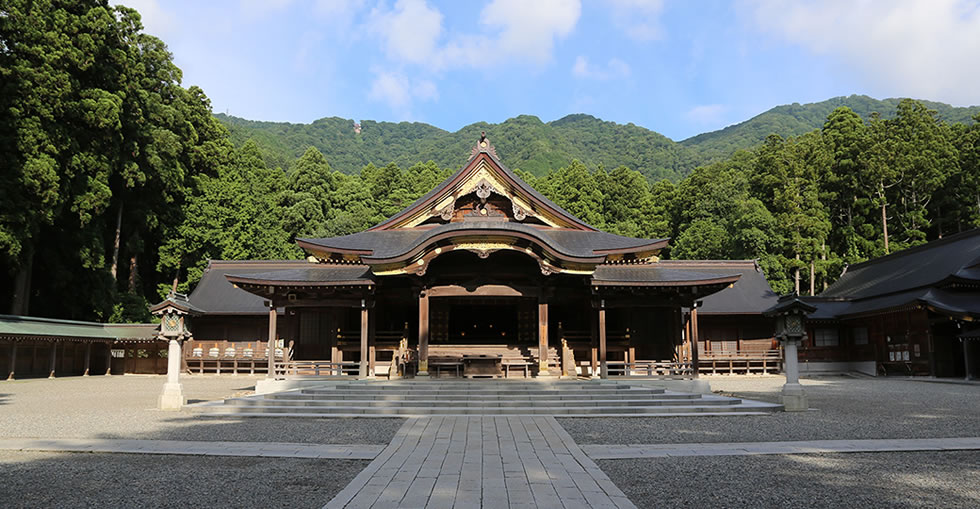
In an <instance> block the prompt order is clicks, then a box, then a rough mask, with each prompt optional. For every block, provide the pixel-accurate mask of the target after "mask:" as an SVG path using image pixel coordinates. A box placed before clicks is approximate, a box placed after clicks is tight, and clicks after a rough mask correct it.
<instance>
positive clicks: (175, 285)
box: [170, 267, 180, 293]
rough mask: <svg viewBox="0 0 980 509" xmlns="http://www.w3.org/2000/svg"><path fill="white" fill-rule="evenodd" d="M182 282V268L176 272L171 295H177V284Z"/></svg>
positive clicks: (178, 268)
mask: <svg viewBox="0 0 980 509" xmlns="http://www.w3.org/2000/svg"><path fill="white" fill-rule="evenodd" d="M178 282H180V267H177V271H176V272H174V284H173V286H171V287H170V293H177V283H178Z"/></svg>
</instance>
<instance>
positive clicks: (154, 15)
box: [109, 0, 176, 37]
mask: <svg viewBox="0 0 980 509" xmlns="http://www.w3.org/2000/svg"><path fill="white" fill-rule="evenodd" d="M109 3H111V4H112V5H125V6H126V7H130V8H133V9H136V10H137V11H139V13H140V19H141V20H142V21H143V28H144V31H145V32H146V33H148V34H152V35H155V36H157V37H162V36H164V35H166V34H168V33H169V32H170V31H171V30H173V28H174V26H175V25H176V18H175V17H174V15H173V13H171V12H169V11H166V10H164V9H163V7H160V2H158V1H157V0H113V1H111V2H109Z"/></svg>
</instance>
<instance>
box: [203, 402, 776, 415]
mask: <svg viewBox="0 0 980 509" xmlns="http://www.w3.org/2000/svg"><path fill="white" fill-rule="evenodd" d="M761 410H769V409H768V408H760V407H758V406H749V405H731V406H636V407H633V406H595V407H581V406H579V407H544V406H530V407H498V408H486V407H449V406H435V407H390V406H389V407H364V406H336V407H296V406H233V405H225V406H222V407H219V409H218V410H215V411H214V412H213V413H219V414H222V415H235V414H238V413H244V414H264V415H270V416H274V415H276V414H304V415H321V416H322V415H333V414H345V415H570V414H575V415H579V414H582V415H602V414H610V413H614V414H633V415H637V414H639V415H656V414H672V413H685V414H694V415H700V414H705V413H711V414H722V415H724V414H738V413H741V412H759V411H761Z"/></svg>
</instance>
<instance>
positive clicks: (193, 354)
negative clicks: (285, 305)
mask: <svg viewBox="0 0 980 509" xmlns="http://www.w3.org/2000/svg"><path fill="white" fill-rule="evenodd" d="M183 350H184V363H185V365H186V366H187V371H189V372H190V373H196V374H205V373H214V374H218V375H220V374H222V373H230V374H236V375H237V374H244V373H247V374H250V375H254V374H256V373H268V372H269V357H268V351H269V350H268V347H267V343H264V342H258V341H256V342H239V341H188V342H187V343H186V344H185V345H184V348H183ZM284 356H285V357H286V358H289V357H290V350H289V348H288V347H287V348H277V349H276V359H277V361H278V360H281V359H282V358H283V357H284Z"/></svg>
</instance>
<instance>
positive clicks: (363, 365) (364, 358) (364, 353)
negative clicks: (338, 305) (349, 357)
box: [357, 299, 370, 378]
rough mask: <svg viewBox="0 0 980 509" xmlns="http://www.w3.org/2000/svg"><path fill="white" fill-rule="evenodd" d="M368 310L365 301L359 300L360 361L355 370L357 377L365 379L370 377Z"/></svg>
mask: <svg viewBox="0 0 980 509" xmlns="http://www.w3.org/2000/svg"><path fill="white" fill-rule="evenodd" d="M369 365H370V363H369V362H368V308H367V301H366V300H365V299H361V360H360V364H359V366H358V370H357V376H359V377H361V378H367V377H368V376H370V373H369V371H368V369H369V368H368V367H369Z"/></svg>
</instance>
